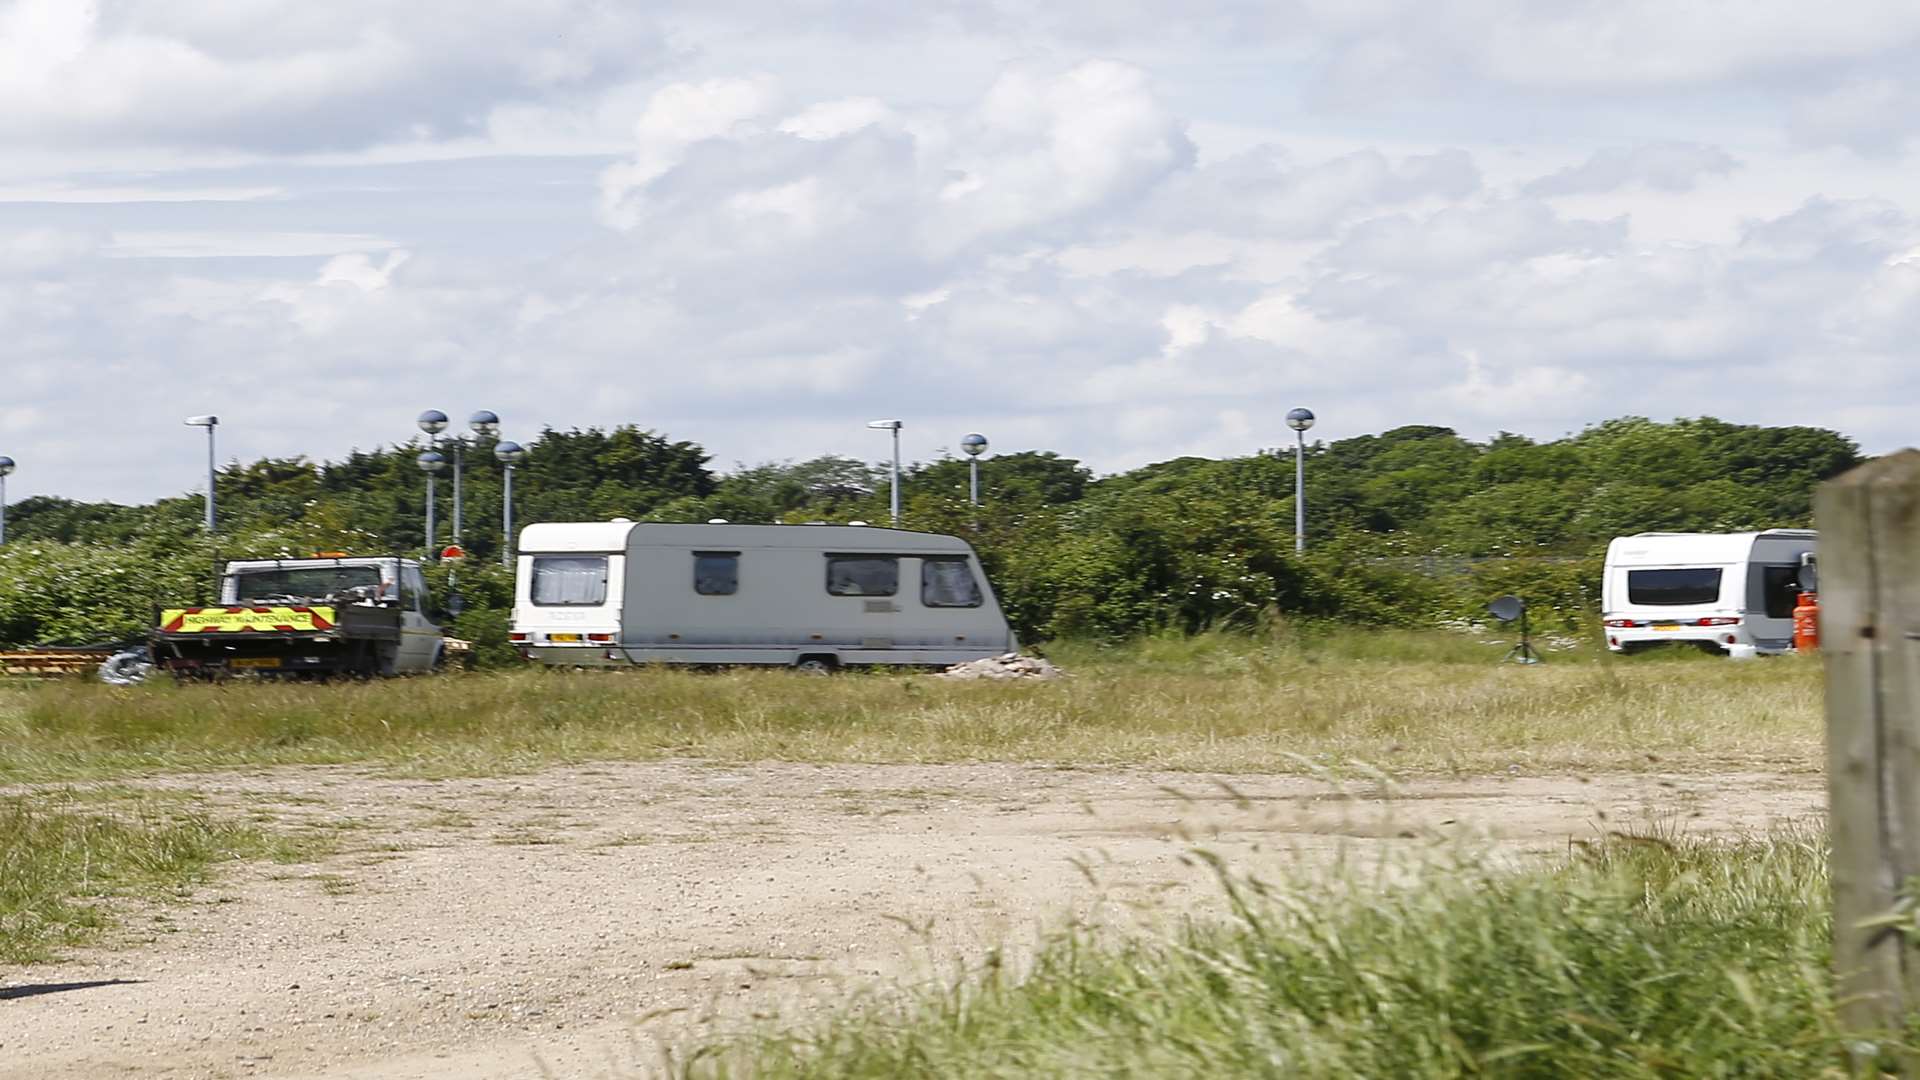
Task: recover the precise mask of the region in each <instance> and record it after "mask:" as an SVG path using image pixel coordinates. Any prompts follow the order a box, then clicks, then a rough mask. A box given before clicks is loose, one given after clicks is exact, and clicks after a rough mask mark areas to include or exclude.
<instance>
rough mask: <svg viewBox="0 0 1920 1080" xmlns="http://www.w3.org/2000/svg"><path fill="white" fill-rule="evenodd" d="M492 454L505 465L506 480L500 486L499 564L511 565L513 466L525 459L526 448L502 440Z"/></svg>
mask: <svg viewBox="0 0 1920 1080" xmlns="http://www.w3.org/2000/svg"><path fill="white" fill-rule="evenodd" d="M493 456H494V457H496V458H498V459H499V460H500V464H502V465H504V466H506V470H507V475H506V480H505V481H504V482H503V483H502V485H501V488H500V537H501V541H500V565H501V566H512V565H513V467H514V466H515V465H518V464H520V463H521V462H522V461H525V460H526V458H527V449H526V447H524V446H521V445H520V444H519V443H517V442H503V443H500V444H499V445H497V446H495V447H494V448H493Z"/></svg>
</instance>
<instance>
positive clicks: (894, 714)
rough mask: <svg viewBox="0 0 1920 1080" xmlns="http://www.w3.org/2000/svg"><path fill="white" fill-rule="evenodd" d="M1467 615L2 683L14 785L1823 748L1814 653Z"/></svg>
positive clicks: (1388, 761) (1644, 755)
mask: <svg viewBox="0 0 1920 1080" xmlns="http://www.w3.org/2000/svg"><path fill="white" fill-rule="evenodd" d="M1500 652H1501V649H1500V648H1499V647H1498V646H1489V645H1481V644H1477V643H1474V642H1472V641H1470V640H1464V639H1460V638H1458V637H1457V636H1453V635H1436V636H1433V637H1422V636H1404V635H1402V636H1397V637H1382V636H1379V635H1348V636H1345V637H1336V638H1333V639H1323V640H1317V641H1313V642H1300V641H1278V642H1276V641H1271V640H1269V641H1253V640H1249V639H1245V638H1235V637H1229V636H1225V635H1214V636H1205V637H1202V638H1198V639H1181V640H1153V641H1146V642H1142V643H1138V644H1135V645H1132V646H1128V647H1125V648H1122V649H1116V650H1097V649H1091V648H1082V649H1060V650H1057V651H1056V652H1055V654H1054V655H1055V657H1056V659H1058V660H1059V661H1061V662H1062V663H1063V664H1064V665H1065V666H1066V667H1067V668H1068V669H1069V670H1071V671H1074V672H1075V673H1076V674H1075V676H1074V677H1073V678H1071V679H1067V680H1062V681H1060V682H1057V683H1051V684H1020V685H1006V684H991V683H950V682H946V681H942V680H938V679H932V678H928V677H926V676H924V675H918V674H845V675H841V676H838V677H834V678H830V679H820V678H808V677H805V676H797V675H793V674H791V673H788V672H785V671H754V670H741V671H732V672H724V673H718V674H709V673H698V672H691V671H679V670H646V671H637V672H617V673H605V672H578V673H576V672H561V671H543V670H525V671H515V672H507V673H499V674H477V675H465V676H449V677H443V678H433V679H415V680H401V681H391V682H378V683H370V684H348V685H304V684H291V685H280V684H271V683H234V684H229V685H226V686H184V687H175V686H172V685H166V684H160V685H149V686H144V687H136V688H128V689H123V688H114V687H106V686H100V685H95V684H89V683H78V682H74V683H58V684H18V685H7V686H0V781H12V782H39V781H48V780H62V779H70V778H78V777H101V776H113V775H122V774H128V773H138V772H149V771H155V770H197V769H220V768H233V767H245V766H255V765H273V764H296V763H347V762H352V763H370V764H376V765H380V766H383V767H386V768H390V769H393V770H397V771H401V772H407V773H414V774H427V775H455V774H487V773H499V772H508V771H515V770H522V769H530V768H535V767H539V766H542V765H546V764H551V763H558V762H582V761H590V760H596V759H598V760H609V759H625V760H640V759H654V758H666V757H696V758H708V759H717V760H796V761H856V762H946V761H981V760H994V761H1027V762H1033V761H1040V762H1052V763H1059V764H1063V765H1136V766H1151V767H1159V768H1171V769H1194V770H1217V771H1229V772H1232V771H1268V772H1271V771H1278V772H1297V771H1312V770H1317V769H1330V770H1340V769H1344V768H1347V767H1349V766H1350V765H1351V764H1352V763H1356V762H1364V763H1372V764H1374V765H1378V766H1380V767H1384V768H1389V769H1393V770H1396V771H1408V772H1425V771H1447V770H1454V771H1469V772H1484V771H1490V770H1509V769H1512V768H1515V767H1517V768H1519V769H1521V770H1525V771H1534V770H1568V769H1590V770H1604V769H1627V768H1644V767H1646V765H1647V764H1648V763H1649V759H1654V760H1658V761H1659V762H1660V764H1661V767H1662V768H1665V769H1673V768H1682V769H1684V768H1709V767H1721V766H1728V765H1750V766H1765V767H1769V768H1775V769H1801V768H1804V769H1815V768H1818V767H1819V762H1820V756H1821V742H1820V740H1821V715H1820V693H1821V680H1820V672H1819V666H1818V664H1817V663H1815V662H1811V661H1803V660H1800V659H1797V658H1782V659H1775V660H1767V661H1761V662H1754V663H1732V662H1726V661H1718V660H1712V659H1709V658H1700V659H1698V660H1679V659H1665V658H1636V659H1633V660H1626V661H1619V660H1613V659H1610V658H1606V657H1600V656H1593V655H1582V654H1575V655H1572V656H1563V657H1559V658H1556V659H1554V660H1553V661H1552V662H1550V663H1548V664H1545V665H1541V666H1538V667H1515V666H1501V665H1497V664H1495V663H1493V662H1492V661H1493V660H1495V659H1496V658H1497V657H1498V656H1499V654H1500Z"/></svg>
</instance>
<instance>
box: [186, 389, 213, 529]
mask: <svg viewBox="0 0 1920 1080" xmlns="http://www.w3.org/2000/svg"><path fill="white" fill-rule="evenodd" d="M183 422H184V423H185V424H186V425H187V426H188V427H203V428H206V429H207V532H209V533H211V532H213V478H214V469H213V429H214V428H217V427H219V426H220V418H219V417H217V416H189V417H187V418H186V420H185V421H183Z"/></svg>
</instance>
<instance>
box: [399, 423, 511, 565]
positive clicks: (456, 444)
mask: <svg viewBox="0 0 1920 1080" xmlns="http://www.w3.org/2000/svg"><path fill="white" fill-rule="evenodd" d="M448 422H449V421H448V420H447V414H446V413H443V412H441V411H440V410H439V409H428V410H427V411H426V412H423V413H421V414H420V418H419V419H418V420H415V421H414V423H416V424H418V425H419V426H420V430H421V431H424V432H426V433H427V441H428V442H429V443H433V444H435V445H438V443H439V441H440V440H439V436H440V433H441V432H443V431H445V430H447V424H448ZM467 426H468V427H470V428H472V429H473V431H474V434H476V435H498V434H500V416H499V414H498V413H495V412H493V411H492V410H491V409H481V410H479V411H478V412H476V413H474V414H473V415H472V416H469V417H467ZM449 441H450V442H452V443H453V542H454V543H455V544H458V543H459V542H460V536H461V531H462V528H463V527H464V526H465V524H466V520H467V515H466V503H465V501H464V499H463V497H462V495H463V493H462V491H461V483H460V481H461V477H462V475H463V474H464V473H465V472H466V463H467V437H466V434H465V433H464V432H462V433H458V434H455V435H454V436H453V438H452V439H451V440H449Z"/></svg>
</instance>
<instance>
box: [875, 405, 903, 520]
mask: <svg viewBox="0 0 1920 1080" xmlns="http://www.w3.org/2000/svg"><path fill="white" fill-rule="evenodd" d="M867 426H868V427H870V428H873V429H875V430H876V431H891V432H893V487H892V497H891V498H890V499H889V500H888V504H887V507H888V510H889V511H890V512H891V513H892V514H893V527H894V528H896V529H897V528H899V527H900V426H901V425H900V421H898V420H869V421H867Z"/></svg>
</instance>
